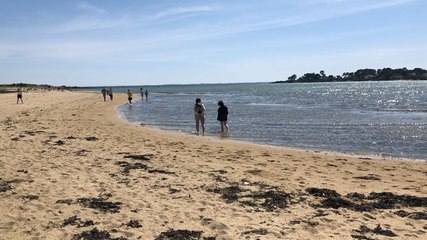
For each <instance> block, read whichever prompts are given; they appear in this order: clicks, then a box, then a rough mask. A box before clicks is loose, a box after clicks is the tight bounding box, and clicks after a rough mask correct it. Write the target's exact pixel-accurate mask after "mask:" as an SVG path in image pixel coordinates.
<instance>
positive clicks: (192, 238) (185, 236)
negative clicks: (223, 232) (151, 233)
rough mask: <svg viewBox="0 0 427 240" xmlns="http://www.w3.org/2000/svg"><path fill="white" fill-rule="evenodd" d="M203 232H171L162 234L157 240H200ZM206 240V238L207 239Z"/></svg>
mask: <svg viewBox="0 0 427 240" xmlns="http://www.w3.org/2000/svg"><path fill="white" fill-rule="evenodd" d="M202 233H203V232H202V231H191V230H173V229H171V230H169V231H166V232H162V233H160V235H159V236H158V237H156V238H155V240H198V239H200V238H201V237H202ZM205 239H206V238H205Z"/></svg>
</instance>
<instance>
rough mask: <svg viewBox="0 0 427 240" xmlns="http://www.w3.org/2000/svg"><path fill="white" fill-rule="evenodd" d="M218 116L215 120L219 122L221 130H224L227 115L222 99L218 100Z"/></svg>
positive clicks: (226, 126)
mask: <svg viewBox="0 0 427 240" xmlns="http://www.w3.org/2000/svg"><path fill="white" fill-rule="evenodd" d="M218 106H219V108H218V117H217V118H216V120H218V121H219V123H220V124H221V132H224V127H225V128H226V129H227V130H228V125H227V116H228V108H227V107H226V106H225V105H224V102H223V101H222V100H219V101H218Z"/></svg>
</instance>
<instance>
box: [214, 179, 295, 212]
mask: <svg viewBox="0 0 427 240" xmlns="http://www.w3.org/2000/svg"><path fill="white" fill-rule="evenodd" d="M252 186H256V184H253V185H252ZM257 187H258V188H259V190H257V191H252V190H250V189H245V188H242V187H241V186H239V185H238V184H233V185H231V186H228V187H224V188H215V189H208V191H209V192H214V193H217V194H221V196H222V198H223V199H224V200H225V202H227V203H232V202H239V203H240V204H242V205H244V206H250V207H254V208H256V210H260V209H264V210H266V211H269V212H272V211H274V210H276V209H284V208H286V207H288V205H289V204H290V203H291V199H292V194H290V193H286V192H284V191H280V190H278V189H276V188H274V187H270V186H266V185H260V186H257Z"/></svg>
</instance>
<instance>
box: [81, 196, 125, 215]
mask: <svg viewBox="0 0 427 240" xmlns="http://www.w3.org/2000/svg"><path fill="white" fill-rule="evenodd" d="M107 200H108V199H107V198H103V197H99V198H79V199H77V203H79V204H80V205H81V206H83V207H87V208H93V209H97V210H100V211H101V212H103V213H107V212H109V213H117V212H119V210H120V205H121V204H122V203H121V202H108V201H107Z"/></svg>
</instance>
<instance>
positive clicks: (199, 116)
mask: <svg viewBox="0 0 427 240" xmlns="http://www.w3.org/2000/svg"><path fill="white" fill-rule="evenodd" d="M101 93H102V96H103V97H104V101H106V95H109V96H110V100H111V101H112V100H113V90H112V89H111V88H109V89H108V90H107V89H106V88H105V87H104V88H102V90H101ZM140 93H141V99H144V95H145V99H146V100H148V89H145V91H144V89H143V88H141V89H140ZM132 95H133V94H132V92H131V91H130V89H128V91H127V96H128V101H129V105H131V104H132ZM18 99H19V97H18ZM21 101H22V95H21ZM227 117H228V108H227V106H225V104H224V101H222V100H219V101H218V115H217V120H218V121H219V122H220V126H221V132H224V131H226V130H228V124H227ZM194 120H195V123H196V133H197V134H199V133H200V126H201V128H202V134H205V105H204V104H203V103H202V100H201V99H200V98H199V97H198V98H196V103H195V104H194Z"/></svg>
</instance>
